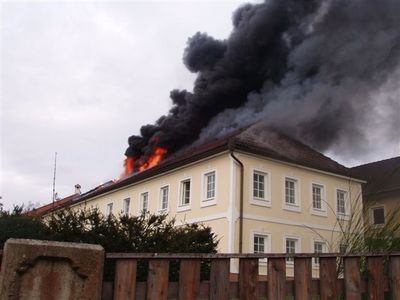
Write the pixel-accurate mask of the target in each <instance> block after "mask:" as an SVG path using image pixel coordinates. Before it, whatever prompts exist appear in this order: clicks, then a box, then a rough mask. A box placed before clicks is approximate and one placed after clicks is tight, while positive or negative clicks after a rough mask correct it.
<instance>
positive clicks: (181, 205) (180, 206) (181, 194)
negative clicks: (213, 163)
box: [177, 177, 193, 211]
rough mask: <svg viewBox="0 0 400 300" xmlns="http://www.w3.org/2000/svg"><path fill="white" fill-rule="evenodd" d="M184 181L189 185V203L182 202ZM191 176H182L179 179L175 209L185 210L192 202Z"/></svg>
mask: <svg viewBox="0 0 400 300" xmlns="http://www.w3.org/2000/svg"><path fill="white" fill-rule="evenodd" d="M185 182H189V184H190V187H189V203H183V200H184V197H185V196H184V195H183V192H184V191H183V187H184V184H185ZM192 183H193V181H192V177H187V178H184V179H182V180H180V181H179V188H178V191H179V194H178V207H177V211H185V210H189V209H190V206H191V204H192Z"/></svg>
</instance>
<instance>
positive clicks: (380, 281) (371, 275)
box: [367, 256, 385, 300]
mask: <svg viewBox="0 0 400 300" xmlns="http://www.w3.org/2000/svg"><path fill="white" fill-rule="evenodd" d="M367 265H368V297H369V298H368V299H370V300H383V298H384V296H385V291H384V274H383V257H382V256H375V257H368V258H367Z"/></svg>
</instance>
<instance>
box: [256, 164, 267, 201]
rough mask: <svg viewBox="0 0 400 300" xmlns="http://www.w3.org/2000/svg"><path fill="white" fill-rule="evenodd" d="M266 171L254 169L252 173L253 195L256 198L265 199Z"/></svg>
mask: <svg viewBox="0 0 400 300" xmlns="http://www.w3.org/2000/svg"><path fill="white" fill-rule="evenodd" d="M266 177H267V174H266V173H262V172H258V171H254V173H253V197H254V198H256V199H262V200H263V199H265V184H266Z"/></svg>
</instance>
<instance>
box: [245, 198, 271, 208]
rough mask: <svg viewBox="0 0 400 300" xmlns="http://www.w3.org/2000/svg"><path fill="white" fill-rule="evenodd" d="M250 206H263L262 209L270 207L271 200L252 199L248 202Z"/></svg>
mask: <svg viewBox="0 0 400 300" xmlns="http://www.w3.org/2000/svg"><path fill="white" fill-rule="evenodd" d="M250 204H252V205H258V206H264V207H271V200H267V199H260V198H253V199H251V200H250Z"/></svg>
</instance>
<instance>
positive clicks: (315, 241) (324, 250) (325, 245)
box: [311, 238, 328, 268]
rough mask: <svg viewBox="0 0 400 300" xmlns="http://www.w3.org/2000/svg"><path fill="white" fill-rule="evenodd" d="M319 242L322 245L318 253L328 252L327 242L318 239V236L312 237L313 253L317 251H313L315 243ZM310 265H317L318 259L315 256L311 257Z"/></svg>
mask: <svg viewBox="0 0 400 300" xmlns="http://www.w3.org/2000/svg"><path fill="white" fill-rule="evenodd" d="M317 243H318V244H321V245H322V252H320V253H327V252H328V244H327V242H326V241H325V240H323V239H320V238H314V239H312V245H311V249H312V252H313V253H317V252H315V244H317ZM312 265H313V267H314V268H316V267H318V266H319V259H317V258H316V257H313V259H312Z"/></svg>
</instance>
